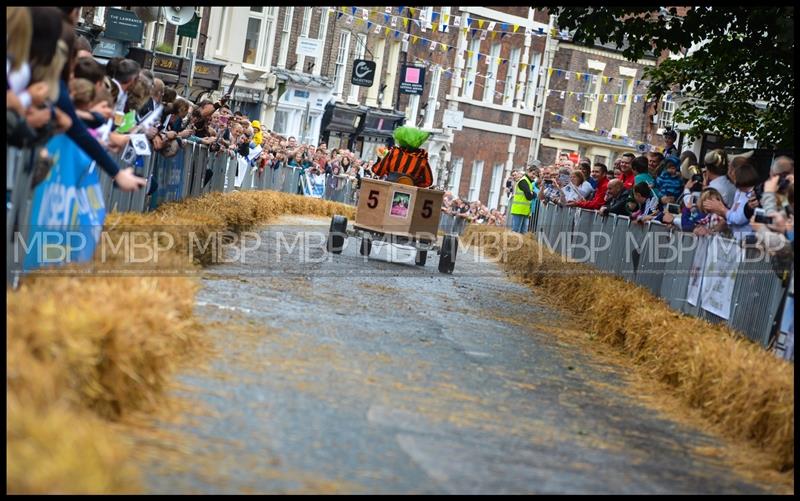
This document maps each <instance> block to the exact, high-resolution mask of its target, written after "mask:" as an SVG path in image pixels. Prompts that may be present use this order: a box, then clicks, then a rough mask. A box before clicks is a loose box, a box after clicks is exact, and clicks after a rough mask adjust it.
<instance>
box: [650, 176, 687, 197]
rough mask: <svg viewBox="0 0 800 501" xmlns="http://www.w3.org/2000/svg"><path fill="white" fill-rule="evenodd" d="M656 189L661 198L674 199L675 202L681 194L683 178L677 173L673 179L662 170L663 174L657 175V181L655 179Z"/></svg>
mask: <svg viewBox="0 0 800 501" xmlns="http://www.w3.org/2000/svg"><path fill="white" fill-rule="evenodd" d="M656 188H657V189H658V191H659V193H661V196H662V197H663V196H667V197H675V200H677V199H679V198H680V196H681V193H683V178H682V177H681V175H680V173H677V175H676V176H674V177H673V176H670V175H669V174H668V173H667V171H666V169H664V172H662V173H661V174H659V175H658V179H656Z"/></svg>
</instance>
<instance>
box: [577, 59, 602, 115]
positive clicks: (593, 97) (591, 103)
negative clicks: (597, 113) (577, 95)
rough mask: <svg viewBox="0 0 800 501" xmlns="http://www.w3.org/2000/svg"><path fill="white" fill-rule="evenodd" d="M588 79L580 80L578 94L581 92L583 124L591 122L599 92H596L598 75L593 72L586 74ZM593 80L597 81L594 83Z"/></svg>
mask: <svg viewBox="0 0 800 501" xmlns="http://www.w3.org/2000/svg"><path fill="white" fill-rule="evenodd" d="M588 75H589V78H585V77H584V78H583V79H582V80H581V87H580V92H583V102H582V103H581V119H583V121H584V122H585V123H587V124H588V123H589V122H591V120H592V115H593V113H594V108H595V105H596V103H597V101H598V100H599V98H600V96H599V92H597V86H599V85H600V80H601V78H600V74H599V73H596V72H594V71H591V72H589V73H588ZM595 79H596V80H597V81H596V82H595Z"/></svg>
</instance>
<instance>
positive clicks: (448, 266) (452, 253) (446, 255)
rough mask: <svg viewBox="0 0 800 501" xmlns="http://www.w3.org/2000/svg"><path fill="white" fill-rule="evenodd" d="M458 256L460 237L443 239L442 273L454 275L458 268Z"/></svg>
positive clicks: (441, 254)
mask: <svg viewBox="0 0 800 501" xmlns="http://www.w3.org/2000/svg"><path fill="white" fill-rule="evenodd" d="M456 254H458V237H457V236H455V235H445V236H444V238H443V239H442V250H441V251H439V272H440V273H453V269H455V267H456Z"/></svg>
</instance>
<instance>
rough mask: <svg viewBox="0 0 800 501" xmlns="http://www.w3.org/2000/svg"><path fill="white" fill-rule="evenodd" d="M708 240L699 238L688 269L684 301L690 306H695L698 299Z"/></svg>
mask: <svg viewBox="0 0 800 501" xmlns="http://www.w3.org/2000/svg"><path fill="white" fill-rule="evenodd" d="M707 250H708V238H700V239H699V242H698V244H697V249H696V250H695V251H694V260H692V267H691V268H689V288H688V289H687V290H686V300H687V301H688V302H689V304H690V305H692V306H697V300H698V299H699V298H700V285H701V284H702V283H703V268H704V266H705V264H706V251H707Z"/></svg>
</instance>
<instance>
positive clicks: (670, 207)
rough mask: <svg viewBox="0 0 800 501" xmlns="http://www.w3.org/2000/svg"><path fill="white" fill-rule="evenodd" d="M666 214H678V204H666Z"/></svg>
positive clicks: (679, 207)
mask: <svg viewBox="0 0 800 501" xmlns="http://www.w3.org/2000/svg"><path fill="white" fill-rule="evenodd" d="M667 212H669V213H670V214H680V213H681V206H680V205H678V204H667Z"/></svg>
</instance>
